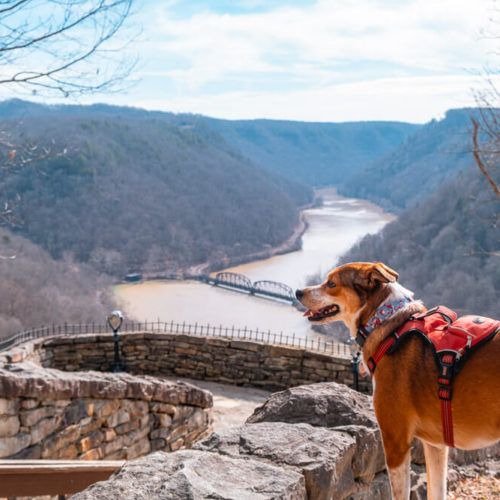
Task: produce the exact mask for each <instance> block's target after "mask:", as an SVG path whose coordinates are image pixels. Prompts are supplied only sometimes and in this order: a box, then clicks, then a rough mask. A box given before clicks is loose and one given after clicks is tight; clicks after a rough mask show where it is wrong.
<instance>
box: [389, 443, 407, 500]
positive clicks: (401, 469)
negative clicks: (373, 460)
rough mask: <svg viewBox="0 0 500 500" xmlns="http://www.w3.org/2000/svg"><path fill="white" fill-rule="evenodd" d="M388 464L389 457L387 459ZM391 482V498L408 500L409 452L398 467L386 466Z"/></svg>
mask: <svg viewBox="0 0 500 500" xmlns="http://www.w3.org/2000/svg"><path fill="white" fill-rule="evenodd" d="M387 459H388V461H387V463H388V464H389V457H387ZM387 469H388V471H389V479H390V481H391V490H392V498H393V499H394V500H408V499H409V498H410V450H408V453H407V455H406V457H405V458H404V459H403V461H402V462H401V463H400V464H399V465H393V466H392V467H391V466H390V465H387Z"/></svg>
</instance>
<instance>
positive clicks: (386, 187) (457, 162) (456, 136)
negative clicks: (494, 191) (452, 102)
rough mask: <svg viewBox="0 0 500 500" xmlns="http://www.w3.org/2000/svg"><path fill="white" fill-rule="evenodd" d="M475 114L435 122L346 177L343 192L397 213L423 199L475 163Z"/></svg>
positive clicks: (454, 115) (467, 111) (454, 113)
mask: <svg viewBox="0 0 500 500" xmlns="http://www.w3.org/2000/svg"><path fill="white" fill-rule="evenodd" d="M473 114H474V110H472V109H455V110H451V111H448V112H447V113H446V116H445V118H443V119H442V120H439V121H436V120H432V121H431V122H429V123H428V124H426V125H425V126H423V127H422V128H420V129H419V130H416V131H415V133H413V134H412V135H410V136H409V137H408V138H407V140H406V141H405V142H404V143H403V144H402V145H401V146H400V147H398V148H396V149H395V150H394V151H392V152H390V153H389V154H388V155H386V156H384V157H383V158H381V159H378V160H376V161H374V162H373V163H372V164H371V165H369V166H368V168H366V169H365V170H363V171H361V172H358V173H356V174H355V175H353V176H351V177H349V178H346V179H345V180H344V182H343V183H342V184H341V186H340V192H341V193H342V194H345V195H347V196H354V197H359V198H367V199H369V200H372V201H374V202H375V203H377V204H380V205H382V206H383V207H385V208H388V209H389V210H393V211H396V212H398V211H400V210H401V209H402V208H404V207H407V206H411V205H412V204H414V203H416V202H418V201H419V200H422V198H424V197H426V196H427V195H428V194H430V193H432V192H433V191H434V190H436V189H437V187H438V186H439V185H440V184H441V183H442V182H443V180H445V179H447V178H449V177H451V176H453V175H454V174H455V173H456V172H458V171H460V170H462V169H464V168H465V167H467V166H469V165H470V164H471V163H472V161H473V159H472V154H471V116H472V115H473Z"/></svg>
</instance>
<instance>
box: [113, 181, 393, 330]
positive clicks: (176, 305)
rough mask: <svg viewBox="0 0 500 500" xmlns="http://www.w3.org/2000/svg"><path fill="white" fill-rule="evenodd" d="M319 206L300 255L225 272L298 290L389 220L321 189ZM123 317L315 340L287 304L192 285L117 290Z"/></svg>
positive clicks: (360, 202) (133, 286)
mask: <svg viewBox="0 0 500 500" xmlns="http://www.w3.org/2000/svg"><path fill="white" fill-rule="evenodd" d="M319 194H320V195H321V196H322V198H323V201H324V203H323V206H321V207H319V208H311V209H307V210H305V211H304V215H305V217H306V220H307V222H308V224H309V227H308V229H307V230H306V232H305V233H304V235H303V237H302V248H301V250H298V251H295V252H291V253H288V254H285V255H279V256H275V257H272V258H269V259H265V260H259V261H255V262H250V263H248V264H243V265H240V266H236V267H232V268H229V269H227V270H228V271H233V272H237V273H241V274H244V275H246V276H248V277H249V278H250V279H251V280H252V281H256V280H260V279H265V280H273V281H279V282H282V283H286V284H287V285H290V286H291V287H292V288H294V289H295V288H298V287H302V286H304V285H305V282H306V280H307V278H308V277H309V276H311V275H315V274H318V273H320V274H321V276H322V277H324V275H325V273H326V272H327V271H328V270H329V269H331V268H332V267H333V266H334V265H335V263H336V261H337V259H338V258H339V257H340V256H341V255H342V254H343V253H344V252H345V251H346V250H348V249H349V248H350V247H351V246H352V245H353V244H354V243H356V242H357V241H358V240H359V239H360V238H362V237H363V236H364V235H366V234H368V233H376V232H378V231H380V229H382V227H384V225H385V224H387V222H389V221H390V220H392V218H393V216H392V215H390V214H387V213H385V212H384V211H383V210H382V209H380V208H379V207H377V206H376V205H373V204H371V203H369V202H367V201H364V200H357V199H352V198H345V197H342V196H339V195H337V194H336V193H335V190H333V189H323V190H319ZM115 296H116V298H117V301H118V303H119V304H120V307H121V308H122V309H123V310H124V312H125V315H128V316H131V317H134V318H136V319H138V320H141V321H142V320H157V319H160V320H161V321H174V322H181V323H182V322H183V321H186V323H195V322H197V323H203V324H206V323H210V324H211V325H219V324H222V325H223V326H229V327H231V326H232V325H235V326H236V327H245V326H246V327H248V328H251V329H256V328H258V329H259V330H266V331H267V330H270V331H271V332H277V333H279V332H283V333H284V334H287V335H292V334H296V335H297V336H300V337H308V338H317V337H318V334H317V333H315V332H314V331H313V330H312V328H311V326H310V324H309V322H308V321H307V319H306V318H303V317H302V316H301V314H300V313H299V312H298V311H297V310H296V309H295V308H294V307H291V306H290V305H288V304H283V303H280V302H277V301H272V300H268V299H263V298H259V297H253V296H250V295H246V294H243V293H238V292H233V291H229V290H225V289H222V288H217V287H212V286H210V285H206V284H202V283H198V282H192V281H146V282H142V283H137V284H122V285H117V286H116V287H115Z"/></svg>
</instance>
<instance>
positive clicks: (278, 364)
mask: <svg viewBox="0 0 500 500" xmlns="http://www.w3.org/2000/svg"><path fill="white" fill-rule="evenodd" d="M121 345H122V354H123V358H124V361H125V363H126V366H127V371H128V372H130V373H137V374H143V373H147V374H149V375H166V376H181V377H189V378H193V379H198V380H210V381H215V382H222V383H228V384H236V385H250V386H255V387H260V388H265V389H268V390H273V391H275V390H281V389H286V388H288V387H294V386H298V385H303V384H310V383H315V382H331V381H335V382H338V383H342V384H346V385H349V386H352V385H353V383H354V379H353V374H352V371H351V365H350V360H348V359H345V358H339V357H335V356H333V355H331V354H326V353H321V352H316V351H311V350H306V349H301V348H297V347H290V346H282V345H279V346H278V345H270V344H266V343H260V342H256V341H248V340H234V339H228V338H223V337H195V336H189V335H180V334H166V333H124V334H121ZM42 347H43V349H42V352H43V354H42V357H41V360H40V361H41V363H42V365H43V366H47V367H49V366H50V367H52V368H58V369H60V370H65V371H74V370H98V371H107V370H109V368H110V366H111V363H112V361H113V343H112V337H111V336H110V335H79V336H76V337H71V338H68V337H65V338H53V339H50V340H46V341H45V342H43V344H42ZM360 390H361V391H362V392H370V391H371V383H370V381H369V380H367V379H365V380H360Z"/></svg>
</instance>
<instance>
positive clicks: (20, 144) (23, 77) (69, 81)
mask: <svg viewBox="0 0 500 500" xmlns="http://www.w3.org/2000/svg"><path fill="white" fill-rule="evenodd" d="M133 1H134V0H0V86H1V88H6V89H7V90H8V93H11V94H14V95H22V94H23V93H24V94H25V93H29V94H32V95H38V94H41V95H43V96H55V97H68V96H75V95H81V94H88V93H95V92H105V91H106V92H109V91H116V90H119V89H121V88H122V87H123V85H124V84H125V82H127V81H128V79H127V78H128V76H129V75H130V73H131V71H132V69H133V68H134V66H135V63H136V60H135V59H134V58H133V57H130V54H128V53H127V52H128V51H123V49H124V48H125V45H127V44H128V43H130V41H131V40H132V39H133V37H132V33H130V31H127V29H126V28H124V24H125V21H126V20H127V19H128V18H129V16H130V14H131V8H132V5H133ZM124 29H125V32H124V33H125V35H126V36H125V37H122V38H123V39H125V40H126V41H125V42H122V43H120V42H119V41H118V39H117V33H118V31H123V30H124ZM17 125H18V124H15V123H13V122H11V123H8V124H5V125H4V126H2V128H0V177H1V176H3V175H6V174H10V173H12V172H13V171H15V170H16V169H19V168H22V167H24V166H26V165H28V164H31V163H35V162H40V161H43V160H46V159H49V158H56V157H60V156H65V155H66V154H67V152H68V147H67V145H61V144H56V141H55V140H54V139H53V138H47V140H46V141H45V142H44V143H43V144H41V143H40V142H39V141H36V142H35V141H33V140H30V139H29V138H25V139H23V140H19V137H18V134H16V133H14V129H15V128H16V126H17ZM19 201H20V200H16V199H14V200H9V201H3V202H2V206H0V224H5V223H7V224H9V225H12V224H13V223H14V222H15V218H14V215H15V206H16V204H17V203H18V202H19Z"/></svg>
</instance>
